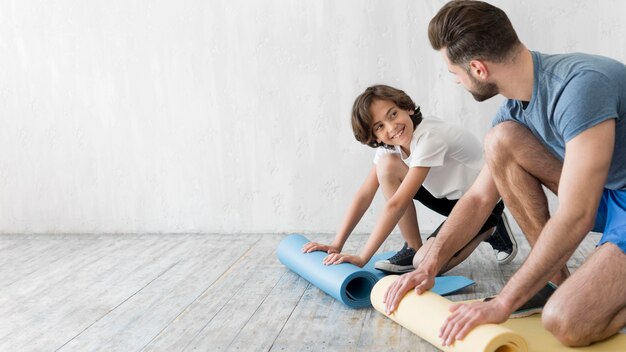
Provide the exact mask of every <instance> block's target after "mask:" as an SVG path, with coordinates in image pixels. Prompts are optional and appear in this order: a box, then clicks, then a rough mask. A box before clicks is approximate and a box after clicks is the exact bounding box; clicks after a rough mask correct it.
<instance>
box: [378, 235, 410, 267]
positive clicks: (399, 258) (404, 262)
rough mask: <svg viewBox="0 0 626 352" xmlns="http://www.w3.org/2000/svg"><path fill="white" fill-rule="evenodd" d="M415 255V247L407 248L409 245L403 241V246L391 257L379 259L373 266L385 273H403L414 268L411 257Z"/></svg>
mask: <svg viewBox="0 0 626 352" xmlns="http://www.w3.org/2000/svg"><path fill="white" fill-rule="evenodd" d="M414 256H415V249H413V248H409V245H408V244H407V243H406V242H404V246H402V249H401V250H399V251H398V252H397V253H396V254H394V255H393V256H392V257H391V258H389V259H385V260H379V261H377V262H376V263H375V264H374V267H375V268H376V269H378V270H380V271H382V272H384V273H387V274H404V273H408V272H409V271H413V270H415V268H414V267H413V257H414Z"/></svg>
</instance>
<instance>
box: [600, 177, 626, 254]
mask: <svg viewBox="0 0 626 352" xmlns="http://www.w3.org/2000/svg"><path fill="white" fill-rule="evenodd" d="M593 231H594V232H601V233H602V237H601V238H600V242H598V244H597V245H598V246H599V245H601V244H603V243H606V242H611V243H614V244H616V245H617V246H618V247H619V248H621V250H622V252H624V253H626V190H611V189H604V192H602V199H600V206H599V207H598V215H596V224H595V225H594V227H593Z"/></svg>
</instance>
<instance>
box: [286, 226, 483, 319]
mask: <svg viewBox="0 0 626 352" xmlns="http://www.w3.org/2000/svg"><path fill="white" fill-rule="evenodd" d="M308 242H310V241H309V239H307V238H306V237H304V236H303V235H299V234H292V235H288V236H286V237H285V238H283V240H282V241H281V242H280V244H279V245H278V249H277V250H276V253H277V255H278V259H279V260H280V262H281V263H283V264H284V265H285V266H286V267H287V268H289V269H291V270H292V271H293V272H295V273H296V274H298V275H300V276H301V277H302V278H304V279H306V280H307V281H309V282H310V283H312V284H313V285H315V286H316V287H318V288H319V289H320V290H322V291H324V292H326V293H327V294H329V295H331V296H332V297H334V298H335V299H337V300H338V301H340V302H342V303H343V304H345V305H347V306H348V307H350V308H363V307H371V306H372V304H371V302H370V292H371V291H372V288H373V287H374V285H375V284H376V282H377V281H378V280H380V279H381V278H382V277H383V276H385V273H383V272H382V271H380V270H377V269H375V268H374V263H376V262H377V261H378V260H382V259H387V258H389V257H390V256H392V255H393V254H394V253H395V252H386V253H379V254H377V255H375V256H374V257H372V259H371V260H370V261H369V262H368V263H367V264H366V265H365V266H364V267H363V268H359V267H358V266H356V265H354V264H350V263H341V264H337V265H324V264H323V263H322V260H323V259H324V258H325V257H326V256H327V253H326V252H321V251H317V252H311V253H302V247H303V246H304V245H305V244H306V243H308ZM473 284H474V281H472V280H470V279H468V278H466V277H463V276H439V277H436V278H435V287H433V289H432V291H433V292H436V293H438V294H440V295H446V294H451V293H453V292H456V291H458V290H461V289H463V288H464V287H467V286H469V285H473Z"/></svg>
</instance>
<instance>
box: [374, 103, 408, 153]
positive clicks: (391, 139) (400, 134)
mask: <svg viewBox="0 0 626 352" xmlns="http://www.w3.org/2000/svg"><path fill="white" fill-rule="evenodd" d="M369 111H370V115H371V116H372V131H373V133H374V136H375V137H376V141H377V142H378V143H381V142H382V143H385V144H387V145H399V146H401V147H403V150H404V152H406V153H407V154H409V151H410V145H411V139H412V138H413V120H411V115H413V113H414V112H413V111H408V110H402V109H401V108H399V107H398V106H397V105H396V104H395V103H394V102H393V101H391V100H383V99H375V100H374V101H373V102H372V104H371V105H370V108H369Z"/></svg>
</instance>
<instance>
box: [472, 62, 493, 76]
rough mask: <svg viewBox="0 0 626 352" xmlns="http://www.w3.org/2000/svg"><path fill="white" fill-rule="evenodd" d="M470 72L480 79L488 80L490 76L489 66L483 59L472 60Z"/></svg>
mask: <svg viewBox="0 0 626 352" xmlns="http://www.w3.org/2000/svg"><path fill="white" fill-rule="evenodd" d="M469 69H470V73H471V74H472V75H473V76H474V77H476V78H479V79H482V80H486V79H487V77H489V68H488V67H487V64H486V63H485V62H484V61H482V60H472V61H470V63H469Z"/></svg>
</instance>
